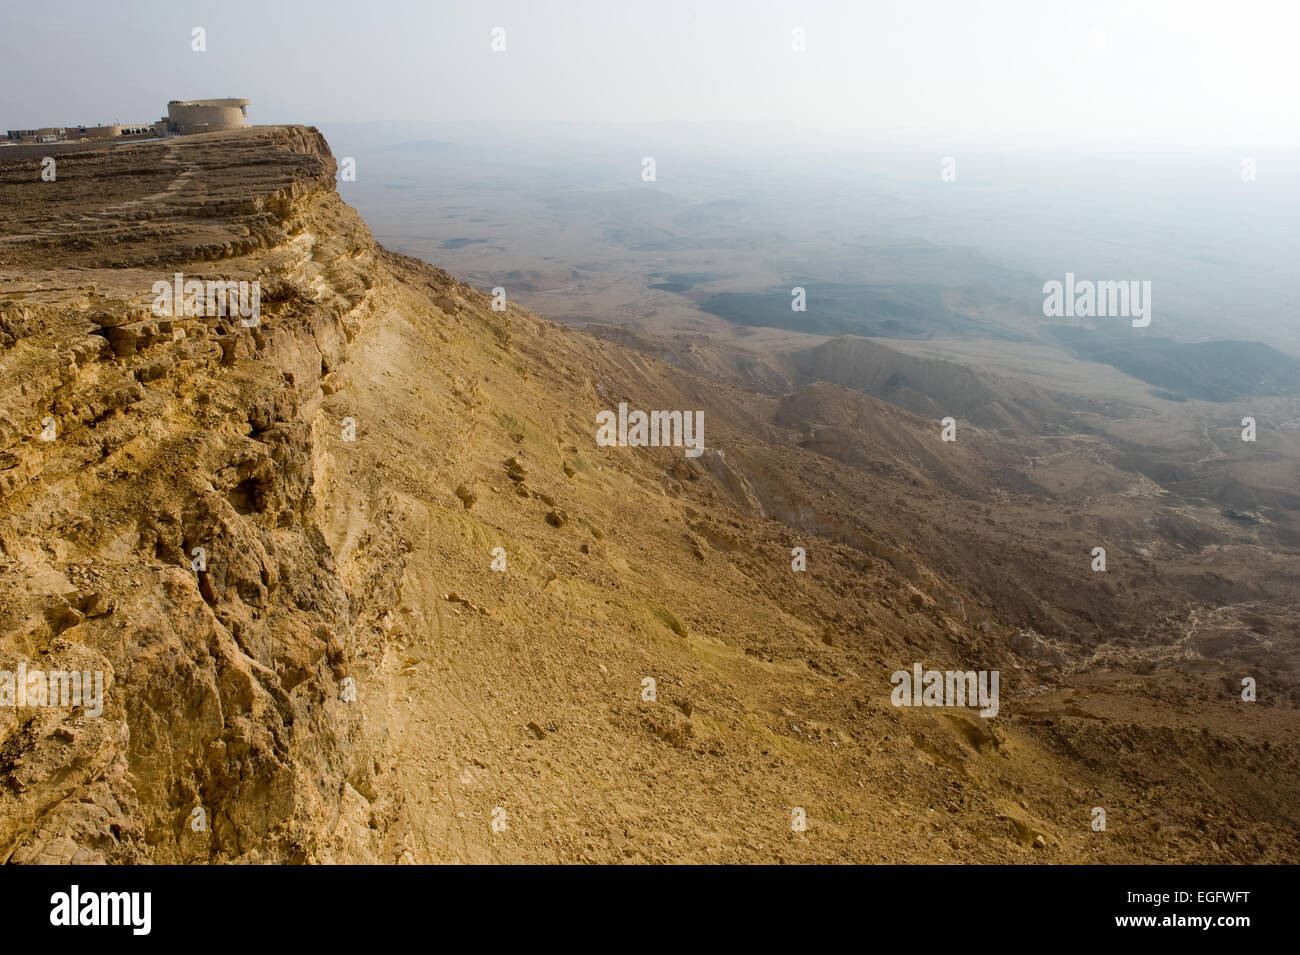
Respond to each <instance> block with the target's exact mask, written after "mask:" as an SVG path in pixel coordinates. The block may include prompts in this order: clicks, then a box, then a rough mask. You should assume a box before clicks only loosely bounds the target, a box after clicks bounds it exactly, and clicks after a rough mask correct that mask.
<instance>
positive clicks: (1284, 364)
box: [1053, 327, 1300, 401]
mask: <svg viewBox="0 0 1300 955" xmlns="http://www.w3.org/2000/svg"><path fill="white" fill-rule="evenodd" d="M1053 334H1054V336H1055V337H1057V338H1059V339H1060V340H1061V341H1063V342H1065V343H1066V344H1067V345H1068V346H1069V347H1070V348H1071V349H1072V350H1073V351H1074V352H1075V354H1077V355H1079V357H1081V358H1084V359H1086V360H1088V361H1096V362H1102V363H1103V364H1107V365H1113V366H1114V367H1116V368H1118V369H1119V370H1120V371H1122V372H1124V373H1125V374H1127V375H1132V376H1133V377H1134V378H1137V379H1139V380H1141V381H1145V382H1147V383H1148V384H1152V385H1155V386H1157V387H1159V388H1162V389H1164V390H1165V391H1167V392H1170V393H1171V394H1173V395H1175V396H1177V397H1181V398H1197V399H1200V400H1203V401H1232V400H1234V399H1236V398H1245V397H1253V396H1257V395H1293V394H1300V361H1297V360H1296V359H1295V358H1292V357H1291V356H1290V355H1288V354H1286V353H1284V352H1280V351H1278V350H1277V349H1276V348H1273V347H1272V346H1269V345H1265V344H1263V343H1262V342H1246V341H1219V342H1193V343H1185V342H1175V341H1170V340H1169V339H1164V338H1138V337H1136V336H1134V337H1132V338H1127V339H1124V340H1120V339H1117V338H1116V337H1115V336H1114V335H1112V334H1106V333H1102V332H1096V331H1091V330H1089V329H1084V328H1071V327H1063V328H1059V329H1056V330H1055V331H1054V332H1053Z"/></svg>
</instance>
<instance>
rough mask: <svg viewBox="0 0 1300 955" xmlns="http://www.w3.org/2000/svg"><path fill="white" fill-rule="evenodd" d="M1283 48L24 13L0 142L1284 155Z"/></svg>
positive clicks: (1290, 106)
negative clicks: (355, 132)
mask: <svg viewBox="0 0 1300 955" xmlns="http://www.w3.org/2000/svg"><path fill="white" fill-rule="evenodd" d="M194 27H203V28H204V29H205V30H206V40H207V51H206V52H202V53H198V52H194V51H193V50H192V49H191V42H192V41H191V31H192V29H193V28H194ZM494 27H502V28H504V30H505V44H506V49H505V51H504V52H500V53H494V52H493V51H492V49H491V44H492V30H493V28H494ZM796 27H798V28H802V29H803V30H804V31H806V37H807V50H806V52H803V53H796V52H793V51H792V49H791V47H792V38H793V34H792V31H793V30H794V28H796ZM1298 28H1300V3H1297V2H1294V0H1275V2H1257V0H1216V2H1213V3H1211V2H1200V0H1168V2H1166V0H1148V2H1144V0H1076V2H1056V0H911V2H903V0H899V2H878V0H846V2H831V0H827V2H782V3H775V2H761V0H683V2H677V0H650V2H636V0H524V2H504V0H499V2H494V0H483V2H468V0H455V2H452V0H410V2H405V0H393V2H386V0H365V2H360V0H346V2H339V0H310V2H275V0H254V2H244V0H234V2H220V3H191V2H186V0H158V2H130V0H122V2H104V0H82V2H70V0H41V2H37V3H5V4H4V6H3V9H0V127H2V128H24V127H35V126H42V125H64V124H72V123H85V124H94V123H108V122H113V121H122V122H142V121H151V120H154V119H157V118H158V117H159V116H160V115H162V114H163V113H164V112H165V107H166V102H167V100H169V99H174V98H209V97H218V96H241V97H247V98H249V99H250V100H252V106H251V107H250V109H249V117H250V121H251V122H254V123H278V122H302V123H315V124H321V123H328V122H331V121H360V120H366V119H387V120H393V119H402V118H407V117H410V118H414V119H421V120H454V121H460V120H497V121H517V120H525V119H526V120H578V121H598V122H658V121H664V120H679V121H717V120H745V121H753V120H761V121H779V122H789V123H793V124H795V125H797V126H806V127H822V128H837V129H866V130H874V131H889V132H890V133H897V134H898V135H899V136H900V137H913V138H916V139H918V140H924V141H934V142H940V143H942V142H945V141H948V140H952V141H954V145H961V144H964V143H978V144H980V145H997V144H1003V145H1024V144H1037V145H1041V146H1045V147H1049V148H1055V147H1070V146H1081V147H1085V148H1095V147H1102V146H1107V147H1109V146H1120V147H1123V146H1126V145H1135V146H1148V145H1164V144H1178V145H1194V146H1210V147H1216V148H1226V149H1234V150H1242V151H1260V150H1265V149H1270V148H1277V147H1282V148H1290V147H1295V146H1297V145H1300V123H1297V122H1296V112H1297V111H1296V106H1295V95H1296V91H1297V90H1298V89H1300V75H1298V70H1297V56H1296V54H1295V52H1294V50H1293V46H1294V43H1295V38H1296V36H1297V35H1298V34H1300V29H1298ZM957 141H962V142H957Z"/></svg>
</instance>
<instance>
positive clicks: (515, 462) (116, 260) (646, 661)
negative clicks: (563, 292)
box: [0, 127, 1300, 863]
mask: <svg viewBox="0 0 1300 955" xmlns="http://www.w3.org/2000/svg"><path fill="white" fill-rule="evenodd" d="M57 168H58V175H57V180H56V181H55V182H43V181H42V180H41V178H40V165H39V163H38V162H36V161H34V160H31V161H20V162H11V163H6V164H3V165H0V203H3V206H4V208H5V209H6V217H5V223H4V226H3V234H2V235H0V302H2V303H3V304H2V305H0V493H2V494H3V503H0V670H9V671H15V670H17V668H18V666H19V664H20V663H25V664H26V665H27V666H28V667H29V668H34V667H37V666H39V667H42V668H45V669H47V670H54V669H60V668H63V669H73V668H75V669H78V670H102V671H103V672H104V673H105V675H106V677H107V680H106V683H107V687H108V689H107V692H106V698H105V706H104V711H103V713H102V715H99V716H95V715H91V714H89V713H87V712H85V710H84V709H81V710H78V709H75V708H56V707H47V708H33V707H26V708H15V707H0V734H2V737H3V742H2V743H0V858H2V859H5V860H7V861H13V862H66V861H78V862H81V861H94V862H126V863H130V862H361V861H379V862H399V861H405V862H429V861H473V862H480V861H538V862H553V861H563V862H568V861H604V862H609V861H621V860H629V861H790V862H803V861H853V862H876V861H916V862H936V861H940V860H942V861H945V862H964V861H989V862H992V861H1055V862H1080V861H1156V860H1160V861H1237V862H1257V861H1289V862H1295V861H1297V860H1300V825H1298V823H1300V818H1298V817H1300V809H1297V807H1298V806H1300V798H1297V797H1300V784H1298V783H1297V779H1300V774H1298V773H1297V768H1300V753H1298V752H1297V745H1296V743H1295V729H1296V726H1297V720H1296V705H1297V696H1296V692H1297V691H1296V686H1297V683H1296V680H1295V671H1294V669H1293V667H1294V664H1295V646H1294V643H1295V634H1296V628H1295V624H1296V614H1295V610H1294V607H1293V606H1292V605H1291V604H1290V603H1289V602H1288V600H1287V598H1286V594H1287V593H1288V592H1291V593H1293V592H1294V591H1290V588H1291V587H1293V586H1294V583H1295V577H1294V570H1293V568H1294V563H1293V557H1290V558H1289V557H1288V556H1287V555H1286V554H1274V555H1273V556H1268V555H1260V556H1259V562H1258V564H1257V566H1258V568H1259V571H1260V572H1259V573H1258V574H1257V575H1256V578H1255V579H1254V580H1253V581H1251V582H1249V583H1247V582H1244V581H1242V580H1241V579H1238V578H1233V579H1226V578H1222V579H1220V580H1219V581H1215V580H1214V579H1213V576H1212V570H1211V569H1210V567H1211V566H1212V562H1211V560H1210V558H1209V557H1208V556H1207V554H1206V550H1207V548H1213V549H1215V550H1217V551H1218V552H1219V553H1220V554H1222V553H1228V554H1231V553H1234V552H1236V553H1247V552H1249V553H1254V550H1258V547H1257V546H1256V544H1257V540H1256V539H1255V538H1253V537H1251V536H1250V534H1251V533H1252V532H1251V531H1249V530H1248V529H1242V528H1240V527H1236V526H1235V525H1232V524H1231V523H1230V522H1228V523H1219V522H1217V520H1216V519H1215V518H1213V517H1211V516H1207V515H1199V516H1196V515H1194V516H1192V517H1190V518H1188V517H1186V516H1185V515H1160V514H1159V504H1158V503H1152V505H1151V507H1152V512H1153V513H1155V514H1156V515H1157V517H1162V518H1165V519H1168V520H1171V521H1172V520H1174V518H1175V517H1176V516H1177V517H1179V518H1180V519H1181V520H1182V523H1174V524H1172V525H1170V526H1171V527H1172V528H1173V530H1174V531H1176V533H1174V532H1169V533H1166V532H1164V531H1158V530H1152V529H1151V528H1150V527H1148V526H1147V524H1146V522H1137V523H1134V522H1130V521H1127V519H1126V518H1124V517H1122V516H1121V515H1119V514H1118V513H1117V514H1115V515H1110V514H1108V513H1107V512H1106V510H1105V507H1104V505H1103V506H1101V507H1100V508H1094V509H1092V510H1088V509H1086V508H1084V507H1083V506H1082V505H1079V506H1076V505H1078V501H1077V499H1075V498H1070V499H1069V500H1068V501H1066V502H1064V503H1062V502H1061V501H1060V500H1058V498H1059V497H1060V496H1061V495H1063V494H1065V492H1064V491H1062V490H1061V488H1059V487H1056V488H1048V487H1045V486H1044V485H1042V484H1039V483H1036V481H1035V480H1034V479H1033V478H1032V476H1030V471H1032V468H1030V467H1029V466H1027V464H1026V461H1027V459H1028V458H1029V457H1031V456H1032V455H1031V453H1030V451H1028V450H1027V445H1025V444H1023V442H1027V441H1029V439H1028V438H1022V437H1015V436H1012V437H1011V438H1005V439H1003V438H999V437H998V436H996V435H994V434H993V433H991V432H989V431H985V430H983V429H982V426H981V423H980V422H974V423H971V424H969V425H968V424H966V423H964V422H963V425H962V427H963V431H962V435H963V438H962V439H961V440H959V441H958V442H957V443H956V444H947V443H941V442H940V441H939V439H938V426H937V423H936V422H933V421H930V420H927V419H923V418H919V417H916V416H915V415H914V414H911V413H909V412H907V411H904V410H900V409H898V408H896V407H893V406H891V405H888V404H886V403H885V402H883V401H880V400H878V399H877V398H874V397H869V396H868V395H864V394H860V393H859V392H856V391H850V390H849V389H847V388H844V387H842V386H841V385H837V384H829V383H825V382H812V381H810V382H809V383H807V384H805V385H803V386H802V387H798V388H797V389H795V390H793V391H790V392H787V393H781V391H780V389H779V388H777V387H775V386H774V384H773V382H774V381H776V380H779V379H776V378H774V377H773V376H774V375H775V372H772V371H771V370H770V369H766V370H765V371H764V374H763V380H764V385H763V387H761V388H757V389H754V390H750V389H747V388H745V387H742V386H741V385H740V384H737V379H735V378H734V377H726V380H723V379H720V378H715V377H709V376H706V375H699V374H692V373H690V372H687V371H683V370H682V369H680V368H676V367H674V366H672V365H670V364H667V363H666V362H664V361H661V360H659V359H658V358H655V357H653V355H650V354H647V353H646V351H645V350H638V349H635V348H632V347H627V346H625V345H621V344H618V343H616V342H614V341H611V340H608V336H607V337H604V338H598V337H595V336H592V335H589V334H585V333H581V332H578V331H574V330H571V329H566V328H562V327H559V326H556V325H553V324H551V323H548V322H546V321H545V320H543V319H540V318H538V317H536V316H534V315H532V314H530V313H528V312H526V311H524V310H522V309H518V308H516V307H515V306H513V305H511V306H509V307H508V308H507V310H506V311H504V312H494V311H493V310H492V309H491V306H490V300H489V298H488V297H487V296H485V295H483V294H482V293H480V292H477V291H475V290H473V289H471V288H469V287H468V286H465V285H463V284H460V283H458V282H456V281H455V280H454V279H452V278H451V277H450V276H448V275H447V274H445V273H444V272H441V271H439V270H438V269H435V268H433V267H431V266H428V265H426V264H424V263H421V262H417V261H415V260H412V259H408V258H405V257H402V256H398V255H394V254H392V253H389V252H387V251H385V250H384V249H382V248H380V247H379V246H377V245H376V243H375V242H374V240H373V238H372V237H371V236H370V234H369V232H368V230H367V229H366V227H365V225H364V223H363V222H362V221H361V220H360V219H359V218H358V216H357V215H356V214H355V213H354V212H353V211H352V210H351V209H350V208H348V207H347V206H346V205H344V204H343V203H342V202H341V201H340V200H339V198H338V196H337V194H336V193H335V191H334V173H335V164H334V160H333V158H332V157H331V155H330V152H329V149H328V147H327V145H326V144H325V142H324V140H323V139H322V137H321V136H320V135H319V134H318V133H317V132H316V131H315V130H314V129H308V128H302V127H274V128H258V129H251V130H247V131H244V132H241V133H237V134H212V135H208V136H196V137H189V138H185V139H179V140H173V141H170V142H167V143H159V144H141V145H136V146H131V147H123V148H113V149H105V150H91V151H85V152H79V153H76V154H69V155H67V156H61V157H59V161H58V167H57ZM177 272H181V273H183V274H184V275H185V277H187V278H201V279H213V280H220V281H238V280H246V281H252V280H254V279H256V280H257V281H258V282H259V283H260V288H261V292H262V297H261V315H260V319H259V322H258V324H257V326H256V327H244V326H243V325H242V324H241V323H240V322H239V321H238V320H231V319H228V318H221V317H206V316H193V317H185V316H183V315H182V316H177V317H170V318H169V317H158V316H155V315H154V314H153V313H152V311H151V309H150V304H151V302H152V301H153V293H152V291H151V289H152V286H153V284H154V283H155V282H157V281H159V280H163V281H170V280H171V278H172V276H173V275H174V274H175V273H177ZM862 360H864V361H865V360H866V359H862ZM870 360H871V361H872V362H875V361H876V356H874V355H872V356H871V357H870ZM871 368H872V374H873V375H875V376H877V377H880V378H881V380H882V382H886V383H887V382H888V376H885V375H884V374H883V370H882V369H879V368H877V367H876V365H875V364H873V365H872V366H871ZM850 371H852V373H853V374H859V373H860V371H859V370H853V369H850V370H848V371H846V372H845V374H849V373H850ZM724 377H725V376H724ZM958 384H960V382H958ZM882 387H883V386H882ZM972 387H973V385H972ZM907 389H908V392H909V395H910V396H911V397H910V400H912V401H913V402H923V400H924V398H925V396H924V395H923V394H922V393H921V392H920V391H917V390H916V388H915V383H914V382H913V383H909V384H908V385H907ZM620 401H626V402H628V404H629V406H630V407H632V408H641V409H646V410H650V409H681V410H692V409H699V410H702V411H703V412H704V421H705V445H706V447H707V450H706V451H705V453H704V454H703V455H702V456H701V457H699V458H695V459H692V458H690V457H687V456H686V455H685V454H684V453H683V449H681V448H606V447H600V446H598V445H597V443H596V441H595V425H594V421H595V415H596V413H597V412H598V411H601V410H604V409H610V408H614V407H616V406H617V404H618V403H619V402H620ZM996 410H997V415H996V416H994V417H990V419H989V421H988V422H985V423H986V424H990V425H992V424H1002V423H1003V422H1004V421H1006V422H1012V423H1014V425H1015V427H1016V428H1017V429H1019V430H1020V431H1024V429H1025V426H1026V423H1027V422H1028V423H1031V424H1032V423H1033V419H1032V417H1030V416H1026V415H1025V414H1022V413H1021V412H1020V411H1016V410H1014V409H1013V410H1012V411H1011V412H1006V413H1005V414H1004V411H1005V409H1001V408H998V409H996ZM1035 413H1037V410H1036V411H1035ZM51 420H52V422H53V424H52V427H51V424H50V422H51ZM966 429H969V430H966ZM47 438H48V439H47ZM1017 442H1022V443H1017ZM1030 450H1041V449H1030ZM1094 463H1095V464H1096V470H1095V472H1093V473H1091V474H1090V476H1089V482H1090V483H1089V491H1090V492H1092V493H1095V494H1097V495H1098V496H1099V497H1103V498H1104V496H1105V491H1106V490H1107V489H1109V490H1111V491H1113V492H1114V493H1115V494H1116V495H1118V496H1127V495H1132V494H1137V493H1141V487H1140V486H1135V485H1134V484H1133V482H1132V479H1131V476H1129V475H1126V474H1123V473H1121V472H1118V471H1114V470H1113V469H1108V467H1107V465H1106V464H1105V462H1104V461H1100V460H1099V461H1096V462H1094ZM1053 476H1054V477H1061V474H1058V473H1055V472H1053ZM1066 496H1067V497H1068V495H1066ZM1153 497H1154V495H1153ZM1099 537H1100V538H1101V539H1105V540H1107V541H1108V542H1110V541H1114V542H1115V543H1114V544H1113V545H1112V554H1113V556H1112V558H1111V559H1112V562H1113V566H1118V568H1119V570H1120V573H1118V574H1111V575H1110V576H1108V577H1106V578H1105V580H1104V581H1101V582H1099V578H1096V577H1094V575H1092V574H1091V573H1090V572H1089V571H1088V560H1089V556H1088V555H1089V552H1090V550H1091V547H1092V546H1093V545H1094V544H1095V543H1096V542H1097V540H1098V539H1099ZM795 547H802V548H805V549H806V552H807V562H808V563H807V570H806V571H804V572H795V571H793V570H792V567H791V551H792V549H793V548H795ZM198 548H201V549H202V553H203V556H204V557H205V563H204V564H203V565H202V569H195V564H194V563H193V562H194V561H195V559H196V558H195V552H196V549H198ZM498 548H499V550H498ZM1153 548H1155V549H1154V550H1153ZM1252 548H1254V550H1252ZM1216 559H1221V558H1216ZM1288 561H1290V563H1288ZM1126 562H1127V563H1126ZM494 565H495V567H494ZM502 568H503V569H502ZM1207 575H1208V576H1207ZM1109 581H1114V583H1110V582H1109ZM1243 618H1248V619H1247V621H1246V623H1243V622H1242V620H1243ZM918 661H919V662H923V663H924V664H925V665H927V666H933V667H938V668H943V669H948V668H958V667H960V668H961V669H999V670H1000V672H1001V674H1002V683H1001V697H1002V699H1001V710H1000V713H999V714H998V716H997V717H996V718H994V719H984V718H982V717H980V716H978V715H976V713H975V712H974V711H972V710H954V709H927V708H917V709H901V708H896V707H894V706H893V705H891V702H890V690H891V685H890V683H889V676H890V674H891V673H892V672H893V671H895V670H897V669H910V668H911V666H912V664H913V662H918ZM1242 675H1251V676H1254V677H1256V678H1257V679H1258V681H1259V684H1260V687H1261V693H1260V700H1259V702H1257V703H1254V704H1245V703H1243V702H1242V701H1241V700H1240V698H1239V691H1238V685H1239V680H1240V677H1241V676H1242ZM647 680H652V681H653V685H654V690H655V692H654V694H653V697H654V698H653V699H648V698H647V697H648V696H650V694H649V693H648V692H647V689H646V687H647V683H646V681H647ZM1096 806H1101V807H1104V808H1105V809H1106V813H1107V819H1108V829H1107V831H1105V832H1095V831H1093V830H1092V829H1091V828H1090V822H1091V819H1092V816H1091V813H1092V809H1093V807H1096ZM796 808H798V809H802V810H804V812H805V813H806V818H807V831H806V832H796V831H793V830H792V826H791V819H792V813H793V810H794V809H796ZM196 809H200V810H202V812H201V813H198V814H196V812H195V810H196ZM196 820H198V821H197V822H196Z"/></svg>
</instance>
